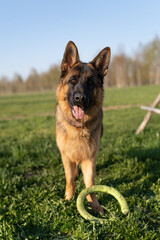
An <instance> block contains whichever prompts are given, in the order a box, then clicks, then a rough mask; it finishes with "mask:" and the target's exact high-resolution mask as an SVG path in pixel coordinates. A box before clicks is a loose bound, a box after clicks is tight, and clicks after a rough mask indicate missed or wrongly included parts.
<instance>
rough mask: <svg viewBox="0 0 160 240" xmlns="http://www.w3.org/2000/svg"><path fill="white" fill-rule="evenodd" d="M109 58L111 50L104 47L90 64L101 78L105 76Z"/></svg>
mask: <svg viewBox="0 0 160 240" xmlns="http://www.w3.org/2000/svg"><path fill="white" fill-rule="evenodd" d="M110 56H111V49H110V48H109V47H106V48H104V49H103V50H102V51H101V52H100V53H99V54H98V55H97V56H96V57H95V58H94V59H93V61H92V62H91V64H92V65H93V67H94V68H95V69H96V71H97V73H98V75H99V76H100V77H102V78H103V77H104V76H105V75H106V74H107V71H108V66H109V62H110Z"/></svg>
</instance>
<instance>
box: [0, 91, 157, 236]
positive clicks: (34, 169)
mask: <svg viewBox="0 0 160 240" xmlns="http://www.w3.org/2000/svg"><path fill="white" fill-rule="evenodd" d="M159 92H160V87H139V88H125V89H108V90H106V91H105V96H104V109H107V107H109V106H115V105H130V108H122V109H115V110H114V109H111V110H109V111H104V119H103V120H104V135H103V138H102V140H101V146H100V151H99V154H98V157H97V176H96V184H105V185H109V186H112V187H114V188H116V189H117V190H119V191H120V192H121V193H122V194H123V195H124V196H125V198H126V200H127V202H128V205H129V208H130V216H129V217H127V216H124V215H123V214H122V213H121V211H120V208H119V205H118V203H117V201H116V200H115V199H114V198H113V197H111V196H109V195H107V194H100V193H99V194H97V196H98V198H99V201H100V202H101V204H102V205H104V206H105V207H106V208H107V209H108V211H107V213H106V214H105V217H106V218H107V219H108V222H107V224H104V225H100V224H96V225H95V226H94V225H92V224H91V223H90V222H88V221H86V220H84V219H83V218H82V217H81V216H80V215H79V213H78V212H77V209H76V198H77V196H78V194H79V193H80V192H81V190H82V189H84V184H83V177H82V174H80V177H79V179H78V180H77V181H76V198H75V199H72V200H71V202H69V203H68V202H66V201H65V200H64V191H65V177H64V170H63V166H62V162H61V158H60V154H59V152H58V149H57V147H56V143H55V132H54V125H55V119H54V112H55V106H56V97H55V94H54V93H43V94H26V95H13V96H3V97H0V239H6V240H10V239H13V240H19V239H46V240H50V239H89V240H90V239H91V240H92V239H111V240H114V239H127V240H128V239H133V240H134V239H137V240H140V239H145V240H151V239H160V214H159V213H160V177H159V175H160V116H159V115H156V114H154V115H153V117H152V119H151V121H150V123H149V124H148V125H147V128H146V130H145V132H144V133H141V134H140V135H138V136H136V135H135V131H136V129H137V128H138V126H139V124H140V122H141V121H142V119H143V117H144V115H145V114H146V112H145V111H143V110H140V108H139V106H138V105H139V104H146V105H150V104H151V103H152V102H153V100H154V99H155V97H156V95H157V94H158V93H159Z"/></svg>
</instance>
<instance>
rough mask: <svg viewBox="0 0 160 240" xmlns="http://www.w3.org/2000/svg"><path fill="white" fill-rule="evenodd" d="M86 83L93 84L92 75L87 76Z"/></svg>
mask: <svg viewBox="0 0 160 240" xmlns="http://www.w3.org/2000/svg"><path fill="white" fill-rule="evenodd" d="M87 84H88V85H90V86H91V85H93V84H94V81H93V78H92V77H88V78H87Z"/></svg>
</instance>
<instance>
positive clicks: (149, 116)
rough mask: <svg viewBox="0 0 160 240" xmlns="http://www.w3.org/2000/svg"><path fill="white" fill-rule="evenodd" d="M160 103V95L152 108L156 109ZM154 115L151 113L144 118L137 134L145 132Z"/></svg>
mask: <svg viewBox="0 0 160 240" xmlns="http://www.w3.org/2000/svg"><path fill="white" fill-rule="evenodd" d="M159 102H160V94H159V95H158V96H157V97H156V99H155V101H154V102H153V103H152V105H151V107H152V108H155V107H156V106H157V105H158V104H159ZM152 114H153V111H149V112H148V113H147V114H146V116H145V117H144V119H143V121H142V123H141V124H140V126H139V128H138V129H137V131H136V134H139V133H140V132H142V131H143V130H144V128H145V127H146V125H147V123H148V122H149V120H150V118H151V116H152Z"/></svg>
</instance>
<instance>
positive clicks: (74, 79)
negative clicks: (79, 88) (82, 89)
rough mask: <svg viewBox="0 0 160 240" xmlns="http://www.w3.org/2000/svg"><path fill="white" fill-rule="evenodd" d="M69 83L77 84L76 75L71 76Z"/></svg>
mask: <svg viewBox="0 0 160 240" xmlns="http://www.w3.org/2000/svg"><path fill="white" fill-rule="evenodd" d="M69 83H70V84H73V85H75V84H77V78H76V77H72V78H71V79H70V80H69Z"/></svg>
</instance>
